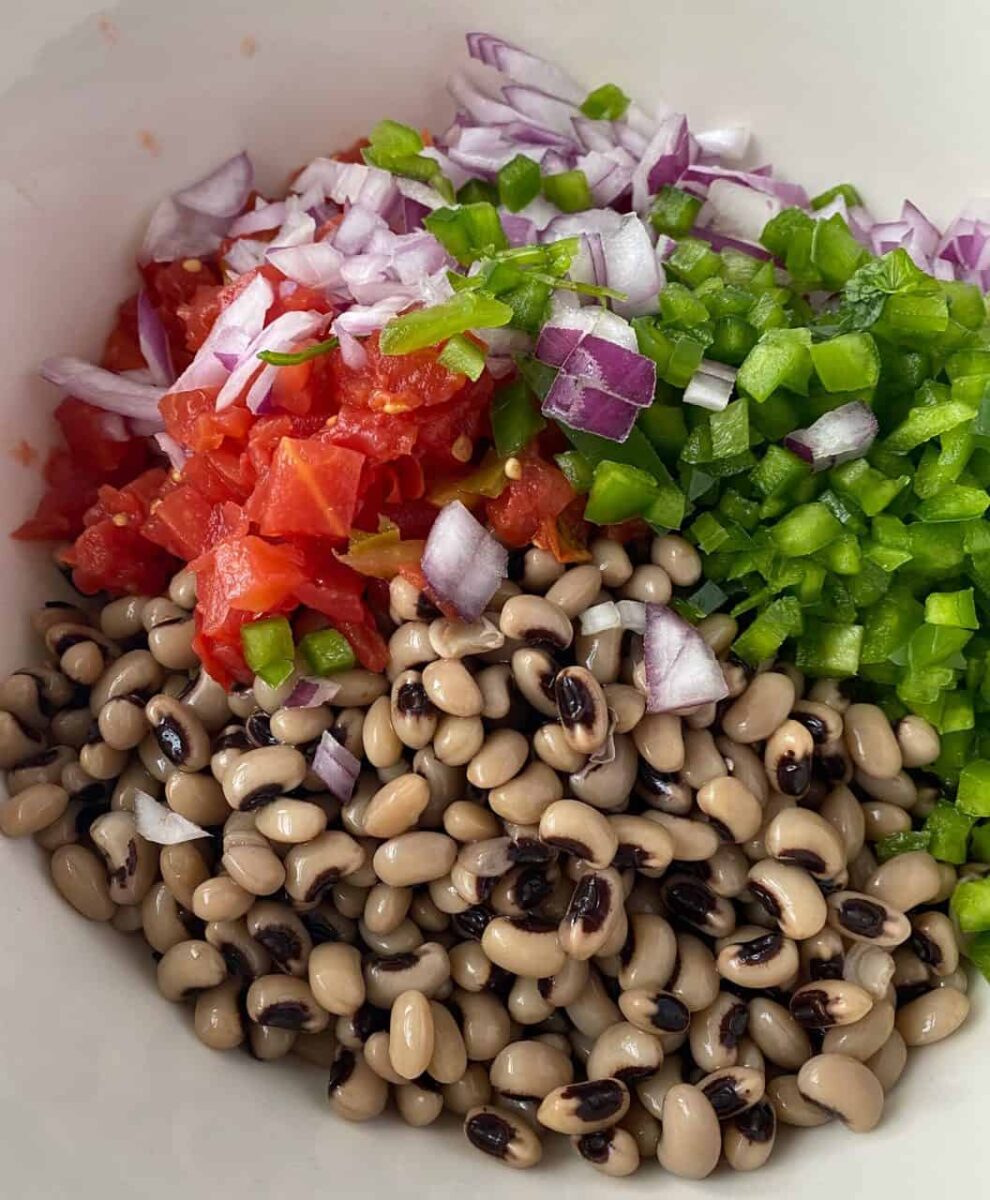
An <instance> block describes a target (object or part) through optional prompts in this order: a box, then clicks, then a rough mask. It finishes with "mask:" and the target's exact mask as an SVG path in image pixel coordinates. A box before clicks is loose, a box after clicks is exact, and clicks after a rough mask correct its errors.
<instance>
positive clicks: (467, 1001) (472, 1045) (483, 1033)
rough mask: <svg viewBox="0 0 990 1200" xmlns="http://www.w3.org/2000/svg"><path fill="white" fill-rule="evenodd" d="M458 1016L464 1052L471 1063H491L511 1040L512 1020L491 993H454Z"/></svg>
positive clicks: (458, 991) (456, 990) (457, 990)
mask: <svg viewBox="0 0 990 1200" xmlns="http://www.w3.org/2000/svg"><path fill="white" fill-rule="evenodd" d="M454 1003H455V1005H456V1007H457V1008H458V1009H459V1010H460V1014H461V1034H462V1036H463V1038H464V1049H465V1051H466V1053H467V1056H468V1059H469V1060H470V1061H471V1062H485V1063H487V1062H491V1060H492V1059H493V1058H495V1057H496V1055H498V1054H499V1052H500V1051H501V1050H503V1049H504V1048H505V1047H506V1046H507V1045H508V1044H509V1042H511V1041H512V1028H513V1026H512V1021H511V1019H510V1017H509V1013H508V1010H507V1009H506V1007H505V1005H504V1004H502V1002H501V1001H500V1000H499V999H498V997H497V996H495V995H493V994H492V993H491V992H464V991H461V990H460V989H455V991H454Z"/></svg>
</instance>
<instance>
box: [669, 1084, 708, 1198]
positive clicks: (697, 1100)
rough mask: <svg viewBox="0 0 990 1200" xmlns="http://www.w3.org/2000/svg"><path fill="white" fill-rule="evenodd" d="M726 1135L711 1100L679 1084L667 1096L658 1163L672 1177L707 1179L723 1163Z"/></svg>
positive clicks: (688, 1085)
mask: <svg viewBox="0 0 990 1200" xmlns="http://www.w3.org/2000/svg"><path fill="white" fill-rule="evenodd" d="M721 1149H722V1134H721V1130H720V1129H719V1123H718V1117H717V1115H716V1113H715V1110H714V1108H713V1107H712V1105H711V1102H710V1101H709V1100H708V1097H707V1096H705V1094H704V1093H703V1092H702V1091H701V1090H700V1089H699V1088H696V1087H694V1086H692V1085H691V1084H687V1083H675V1084H674V1085H673V1086H672V1087H671V1088H669V1090H668V1091H667V1093H666V1095H665V1096H664V1100H663V1118H662V1128H661V1133H660V1141H659V1143H658V1145H657V1159H658V1160H659V1162H660V1165H661V1166H662V1167H663V1168H664V1169H665V1170H667V1171H670V1173H671V1174H672V1175H679V1176H681V1177H682V1178H684V1179H705V1178H707V1176H709V1175H710V1174H711V1173H712V1171H714V1170H715V1167H716V1165H717V1163H718V1160H719V1154H720V1153H721Z"/></svg>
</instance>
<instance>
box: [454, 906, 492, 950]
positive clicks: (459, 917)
mask: <svg viewBox="0 0 990 1200" xmlns="http://www.w3.org/2000/svg"><path fill="white" fill-rule="evenodd" d="M491 919H492V914H491V913H490V912H489V911H488V909H487V908H485V907H484V906H483V905H480V904H476V905H474V907H473V908H468V909H465V911H464V912H462V913H455V914H454V916H453V918H452V920H451V925H453V927H454V932H455V933H456V934H457V935H458V937H462V938H464V939H465V940H468V941H473V942H477V941H480V940H481V935H482V934H483V933H484V932H485V929H486V928H487V926H488V923H489V922H490V921H491Z"/></svg>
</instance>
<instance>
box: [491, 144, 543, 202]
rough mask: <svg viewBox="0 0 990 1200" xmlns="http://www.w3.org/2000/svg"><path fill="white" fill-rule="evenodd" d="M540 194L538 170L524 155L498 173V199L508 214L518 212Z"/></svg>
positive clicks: (508, 163) (518, 155) (517, 156)
mask: <svg viewBox="0 0 990 1200" xmlns="http://www.w3.org/2000/svg"><path fill="white" fill-rule="evenodd" d="M539 194H540V168H539V166H538V164H537V163H535V162H533V160H532V159H531V158H527V157H526V155H525V154H517V155H516V157H515V158H513V159H510V160H509V162H507V163H506V164H505V166H504V167H502V168H501V169H500V171H499V173H498V198H499V201H500V202H501V204H502V205H503V206H504V207H505V208H507V209H508V210H509V212H518V211H519V210H520V209H521V208H525V207H526V205H527V204H529V202H530V201H531V200H535V199H536V197H537V196H538V195H539Z"/></svg>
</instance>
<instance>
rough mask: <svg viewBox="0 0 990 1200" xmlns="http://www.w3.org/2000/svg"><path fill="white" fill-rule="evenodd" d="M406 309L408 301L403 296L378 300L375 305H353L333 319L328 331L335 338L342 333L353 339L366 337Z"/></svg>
mask: <svg viewBox="0 0 990 1200" xmlns="http://www.w3.org/2000/svg"><path fill="white" fill-rule="evenodd" d="M408 307H409V300H408V299H407V298H406V297H404V296H397V297H393V298H392V299H388V300H379V301H378V302H377V303H375V304H354V305H352V306H351V307H350V308H349V309H348V310H347V311H346V312H343V313H341V314H340V315H339V316H338V317H336V318H335V319H334V322H333V324H332V325H331V326H330V329H331V332H332V333H334V334H335V335H336V336H337V337H340V335H341V333H342V332H344V333H349V334H351V335H352V336H353V337H367V336H368V334H370V333H374V332H375V331H376V330H378V329H384V327H385V326H386V325H387V324H388V323H389V321H391V319H392V318H393V317H394V316H396V314H398V313H400V312H402V310H403V309H405V308H408Z"/></svg>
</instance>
